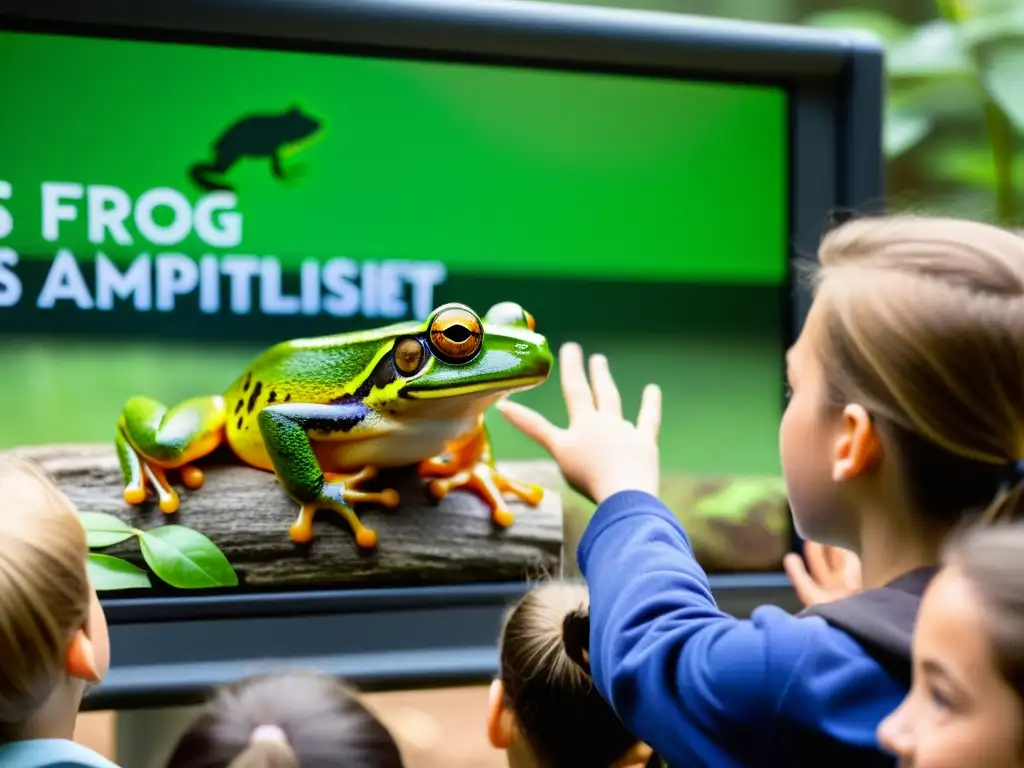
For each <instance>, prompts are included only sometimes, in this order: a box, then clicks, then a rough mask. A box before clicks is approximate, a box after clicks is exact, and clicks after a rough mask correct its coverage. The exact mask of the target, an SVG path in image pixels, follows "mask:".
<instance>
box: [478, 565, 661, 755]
mask: <svg viewBox="0 0 1024 768" xmlns="http://www.w3.org/2000/svg"><path fill="white" fill-rule="evenodd" d="M589 635H590V619H589V608H588V598H587V590H586V587H584V586H582V585H576V584H567V583H557V582H556V583H551V584H547V585H545V586H542V587H539V588H537V589H534V590H532V591H531V592H528V593H527V594H526V596H525V597H523V599H522V600H521V601H519V603H517V604H516V606H515V607H514V608H513V609H512V611H511V612H510V613H509V615H508V618H507V619H506V621H505V626H504V630H503V631H502V636H501V654H500V659H501V662H500V663H501V678H500V679H499V680H495V681H494V683H493V685H492V686H491V702H490V707H489V712H488V720H487V733H488V738H489V739H490V741H491V744H492V745H494V746H495V747H496V748H498V749H504V750H507V751H508V758H509V765H511V766H513V768H525V767H526V766H543V767H544V768H570V766H571V767H572V768H610V767H611V766H627V765H635V764H640V765H642V764H643V763H644V761H645V760H646V759H647V757H648V756H649V754H650V750H648V749H647V747H646V746H645V745H643V744H641V743H639V742H638V740H637V738H636V737H635V736H633V735H632V734H631V733H629V732H628V731H627V730H626V729H625V727H624V726H623V725H622V723H621V722H620V721H619V719H618V718H617V717H616V716H615V713H614V712H612V709H611V707H610V706H609V705H608V703H607V702H606V701H605V700H604V699H603V698H602V697H601V694H600V693H598V691H597V689H596V688H595V687H594V685H593V683H592V681H591V679H590V676H589V675H588V674H587V672H586V671H585V670H586V669H588V668H589V657H588V655H587V654H588V651H587V648H588V645H589Z"/></svg>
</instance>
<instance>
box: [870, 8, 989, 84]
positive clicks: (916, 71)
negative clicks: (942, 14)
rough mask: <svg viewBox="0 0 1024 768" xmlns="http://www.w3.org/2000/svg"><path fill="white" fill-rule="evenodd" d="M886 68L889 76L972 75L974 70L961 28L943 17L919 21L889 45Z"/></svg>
mask: <svg viewBox="0 0 1024 768" xmlns="http://www.w3.org/2000/svg"><path fill="white" fill-rule="evenodd" d="M886 69H887V71H888V73H889V76H890V77H893V78H904V79H939V78H951V77H971V76H973V75H974V73H975V70H974V65H973V62H972V61H971V57H970V56H969V55H968V54H967V49H966V46H965V43H964V35H963V31H962V30H961V29H960V26H959V25H957V24H953V23H951V22H949V21H945V20H944V19H936V20H934V21H929V22H927V23H925V24H922V25H921V26H919V27H917V28H916V29H915V30H914V31H913V32H912V33H911V34H910V35H909V36H907V37H906V38H904V39H902V40H899V41H898V42H896V43H894V44H893V45H891V46H889V49H888V51H887V53H886Z"/></svg>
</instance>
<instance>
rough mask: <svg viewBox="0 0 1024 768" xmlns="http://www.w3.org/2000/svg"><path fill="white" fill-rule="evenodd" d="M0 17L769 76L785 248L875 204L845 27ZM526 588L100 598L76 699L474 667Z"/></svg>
mask: <svg viewBox="0 0 1024 768" xmlns="http://www.w3.org/2000/svg"><path fill="white" fill-rule="evenodd" d="M0 30H24V31H33V32H44V33H50V34H76V35H86V36H97V37H117V38H130V39H136V40H154V41H161V42H186V43H200V44H212V45H221V46H241V47H256V48H266V49H276V50H292V51H306V52H318V53H333V54H347V55H360V56H385V57H388V58H416V59H427V60H434V61H438V60H441V61H459V62H467V63H468V62H473V63H484V64H491V65H498V66H516V67H539V68H546V69H548V68H550V69H561V70H574V71H591V72H594V71H597V72H604V73H621V74H632V75H640V76H647V77H659V78H677V79H689V80H693V79H700V80H713V81H730V82H740V83H750V84H759V85H769V86H776V87H781V88H783V89H785V91H786V92H787V94H788V124H789V146H788V148H787V155H788V162H789V184H788V186H789V205H788V210H789V230H788V231H789V237H788V240H787V242H786V244H785V246H786V252H787V254H789V256H790V259H791V260H792V259H794V258H797V257H799V258H811V259H813V257H814V253H815V251H816V246H817V242H818V239H819V237H820V234H821V231H822V229H823V227H824V226H826V224H827V223H828V222H829V221H830V218H831V217H833V216H834V215H835V213H836V212H837V211H842V210H857V211H865V210H866V209H869V208H874V207H875V206H877V205H879V204H880V203H881V199H882V194H883V171H882V151H881V125H882V118H881V115H882V88H883V76H882V51H881V48H880V46H879V45H878V44H877V43H876V42H875V41H874V40H873V39H871V38H868V37H862V36H859V35H856V34H853V33H839V32H824V31H813V30H806V29H801V28H790V27H781V26H774V25H764V24H755V23H745V22H732V21H725V20H718V19H707V18H697V17H685V16H678V15H668V14H661V13H649V12H638V11H625V10H617V9H606V8H588V7H583V6H561V5H555V4H546V3H534V2H528V1H524V0H506V1H505V2H487V3H478V2H474V0H333V1H331V0H320V1H318V0H147V2H146V3H138V2H133V0H90V2H89V3H80V2H76V0H0ZM790 273H792V271H790ZM787 289H788V290H789V291H790V292H791V295H792V297H793V300H792V303H791V305H790V308H789V313H788V317H787V318H786V325H787V328H788V334H787V343H788V341H790V340H791V339H792V338H795V336H796V334H797V333H798V331H799V328H800V326H801V325H802V322H803V319H804V316H805V314H806V311H807V308H808V306H809V303H810V297H809V295H808V292H807V290H806V289H805V288H804V287H803V286H802V285H799V284H797V283H796V282H795V281H793V280H789V283H788V285H787ZM780 397H781V382H780ZM793 543H794V546H799V541H798V539H797V538H796V536H795V534H794V537H793ZM565 554H566V556H568V557H571V556H573V553H568V552H567V553H565ZM711 583H712V588H713V589H714V591H715V594H716V596H717V598H718V600H719V602H720V604H721V605H722V607H723V608H724V609H725V610H728V611H730V612H732V613H735V614H738V615H742V614H745V613H747V612H748V611H749V610H750V609H751V608H752V607H754V606H756V605H758V604H761V603H766V602H770V603H776V604H782V605H786V606H789V607H792V606H793V598H792V594H791V590H790V589H789V588H788V583H787V581H786V579H785V577H784V576H783V575H782V574H759V575H751V576H742V575H736V576H718V577H712V579H711ZM525 587H526V585H523V584H481V585H465V586H459V587H436V588H434V587H428V588H418V589H366V590H330V591H315V592H287V593H264V594H239V595H217V596H196V597H182V598H177V597H173V598H168V597H163V598H130V599H125V598H118V599H116V600H110V601H105V603H104V607H105V610H106V613H107V618H108V622H109V624H110V625H111V634H112V643H113V644H114V647H115V664H114V666H113V668H112V669H111V673H110V675H109V676H108V678H107V680H106V681H105V682H104V683H103V684H102V685H101V686H99V687H98V688H97V689H95V690H94V691H93V693H92V694H91V695H90V696H89V697H88V698H87V700H86V708H88V709H102V708H130V707H139V706H152V705H157V704H159V705H166V704H172V703H186V702H190V701H194V700H197V699H198V698H199V697H201V696H202V695H203V693H204V692H205V689H207V688H208V687H209V686H211V685H215V684H219V683H221V682H225V681H228V680H231V679H234V678H235V677H237V676H239V675H241V674H247V673H249V672H251V671H254V670H259V669H265V668H268V664H269V665H270V666H273V665H274V664H277V663H287V664H302V665H307V666H308V665H315V666H318V667H320V668H322V669H324V670H326V671H330V672H335V673H337V674H342V675H345V676H347V677H349V678H350V679H352V680H353V681H354V682H356V683H357V684H359V685H361V686H362V687H364V688H399V687H416V686H424V685H443V684H449V683H465V682H473V681H481V680H486V679H488V678H489V677H490V676H491V675H492V674H493V672H494V668H495V665H496V661H497V655H496V647H495V637H496V634H497V631H498V624H499V621H500V618H501V614H502V612H503V610H504V608H505V606H506V605H507V604H508V602H510V601H511V600H513V599H515V598H516V597H517V596H518V595H520V594H521V593H522V591H523V590H524V589H525ZM300 622H301V624H300ZM197 638H202V639H201V641H198V642H197ZM264 660H274V661H264Z"/></svg>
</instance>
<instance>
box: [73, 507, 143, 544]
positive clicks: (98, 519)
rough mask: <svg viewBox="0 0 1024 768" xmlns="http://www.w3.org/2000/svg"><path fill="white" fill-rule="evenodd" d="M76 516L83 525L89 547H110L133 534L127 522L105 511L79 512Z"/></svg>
mask: <svg viewBox="0 0 1024 768" xmlns="http://www.w3.org/2000/svg"><path fill="white" fill-rule="evenodd" d="M78 516H79V517H80V518H82V525H84V526H85V533H86V538H87V539H88V541H89V548H90V549H97V548H100V547H111V546H113V545H114V544H120V543H121V542H122V541H127V540H128V539H130V538H131V537H132V536H134V535H135V531H134V530H133V529H132V527H131V526H130V525H128V523H126V522H124V521H123V520H121V519H119V518H116V517H114V516H113V515H108V514H107V513H105V512H79V513H78Z"/></svg>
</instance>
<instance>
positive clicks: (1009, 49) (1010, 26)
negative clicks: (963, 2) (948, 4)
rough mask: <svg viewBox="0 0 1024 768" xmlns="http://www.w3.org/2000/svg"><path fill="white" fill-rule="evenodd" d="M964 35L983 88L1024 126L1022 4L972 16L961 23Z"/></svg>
mask: <svg viewBox="0 0 1024 768" xmlns="http://www.w3.org/2000/svg"><path fill="white" fill-rule="evenodd" d="M964 39H965V41H966V44H967V49H968V51H969V52H970V54H971V56H972V57H973V58H974V61H975V62H976V66H977V68H978V70H979V74H980V77H981V82H982V83H983V84H984V86H985V90H986V91H988V93H989V95H990V96H991V97H992V99H993V100H994V101H995V102H996V103H997V104H998V105H999V106H1000V107H1001V108H1002V110H1003V111H1004V112H1005V113H1006V116H1007V117H1008V118H1009V119H1010V121H1011V122H1012V123H1013V124H1014V125H1015V126H1016V127H1017V129H1018V130H1024V5H1021V6H1019V7H1018V8H1016V9H1015V10H1012V11H1010V12H1008V13H1002V14H997V15H991V16H984V17H981V18H978V19H972V20H971V21H970V22H968V23H967V24H965V25H964Z"/></svg>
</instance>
